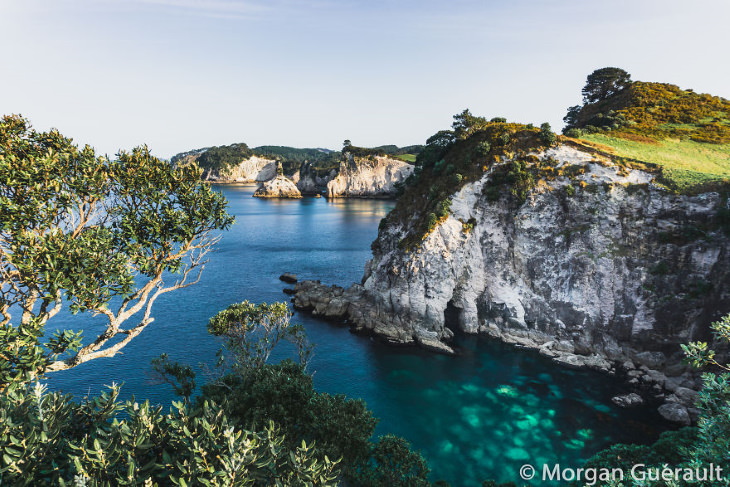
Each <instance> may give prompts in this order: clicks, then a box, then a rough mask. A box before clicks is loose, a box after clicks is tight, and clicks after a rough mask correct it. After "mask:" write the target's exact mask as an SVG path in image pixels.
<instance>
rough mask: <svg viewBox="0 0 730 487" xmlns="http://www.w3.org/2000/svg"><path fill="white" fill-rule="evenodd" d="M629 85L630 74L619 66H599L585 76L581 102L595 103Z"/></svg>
mask: <svg viewBox="0 0 730 487" xmlns="http://www.w3.org/2000/svg"><path fill="white" fill-rule="evenodd" d="M630 85H631V75H630V74H629V73H627V72H626V71H624V70H623V69H621V68H601V69H597V70H595V71H593V72H592V73H591V74H589V75H588V78H586V84H585V86H584V87H583V91H582V93H583V102H584V103H596V102H598V101H601V100H605V99H606V98H608V97H610V96H613V95H615V94H616V93H618V92H620V91H621V90H624V89H626V88H627V87H628V86H630Z"/></svg>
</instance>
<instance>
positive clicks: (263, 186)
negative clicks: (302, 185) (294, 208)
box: [253, 176, 302, 198]
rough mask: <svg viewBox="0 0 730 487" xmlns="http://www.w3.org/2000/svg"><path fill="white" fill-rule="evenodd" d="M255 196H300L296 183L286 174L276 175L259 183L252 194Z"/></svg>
mask: <svg viewBox="0 0 730 487" xmlns="http://www.w3.org/2000/svg"><path fill="white" fill-rule="evenodd" d="M253 195H254V196H255V197H257V198H301V197H302V193H300V192H299V189H298V188H297V186H296V184H294V183H293V182H292V180H291V179H289V178H287V177H286V176H276V177H275V178H274V179H270V180H268V181H264V182H262V183H259V187H258V189H257V190H256V191H255V192H254V194H253Z"/></svg>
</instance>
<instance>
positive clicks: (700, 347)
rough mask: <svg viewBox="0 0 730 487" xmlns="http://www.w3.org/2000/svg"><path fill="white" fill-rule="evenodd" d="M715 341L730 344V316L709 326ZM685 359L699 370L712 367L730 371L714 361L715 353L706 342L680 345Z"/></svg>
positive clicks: (725, 366)
mask: <svg viewBox="0 0 730 487" xmlns="http://www.w3.org/2000/svg"><path fill="white" fill-rule="evenodd" d="M710 328H711V329H712V331H713V334H714V336H715V339H716V340H717V341H721V342H728V343H730V314H728V315H725V316H723V317H722V318H721V319H720V320H719V321H715V322H714V323H712V324H711V325H710ZM682 351H683V352H684V354H685V356H686V359H687V361H688V362H689V363H691V364H692V365H693V366H694V367H697V368H701V367H706V366H708V365H713V366H716V367H719V368H721V369H724V370H727V371H730V367H728V366H727V365H723V364H721V363H719V362H717V360H715V351H714V350H711V349H710V348H709V345H708V344H707V342H692V343H689V344H687V345H682Z"/></svg>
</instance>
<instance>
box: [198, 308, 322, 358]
mask: <svg viewBox="0 0 730 487" xmlns="http://www.w3.org/2000/svg"><path fill="white" fill-rule="evenodd" d="M208 332H210V333H211V334H213V335H215V336H220V337H223V338H224V339H225V342H224V346H225V348H226V350H228V351H229V352H230V353H231V354H232V355H233V360H234V363H233V368H234V369H235V370H239V371H240V370H244V371H245V370H249V369H253V368H261V367H263V365H264V364H266V362H267V361H268V360H269V357H270V356H271V353H272V352H273V351H274V349H275V348H276V346H277V345H278V344H279V343H280V342H282V341H287V342H290V343H292V344H293V345H294V346H295V348H296V351H297V355H298V356H299V362H300V363H301V364H302V366H303V367H305V368H306V365H307V362H308V360H309V358H310V356H311V354H312V346H311V345H310V344H309V342H308V341H307V337H306V335H305V333H304V328H303V327H302V326H301V325H295V324H293V323H292V322H291V311H289V307H288V306H287V305H286V303H272V304H267V303H261V304H253V303H250V302H248V301H244V302H242V303H236V304H232V305H230V306H228V307H227V308H226V309H224V310H223V311H220V312H218V313H217V314H216V315H215V316H213V317H212V318H211V319H210V320H209V321H208Z"/></svg>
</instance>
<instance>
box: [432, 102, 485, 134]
mask: <svg viewBox="0 0 730 487" xmlns="http://www.w3.org/2000/svg"><path fill="white" fill-rule="evenodd" d="M488 123H489V122H487V119H486V118H484V117H477V116H475V115H472V114H471V112H470V111H469V109H468V108H467V109H466V110H464V111H463V112H461V113H458V114H456V115H454V123H452V124H451V127H452V128H453V129H454V135H455V136H456V138H457V139H460V140H463V139H466V138H467V137H469V136H470V135H471V134H473V133H474V132H478V131H479V130H481V129H483V128H484V127H485V126H486V125H487V124H488ZM437 135H438V134H437Z"/></svg>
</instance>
